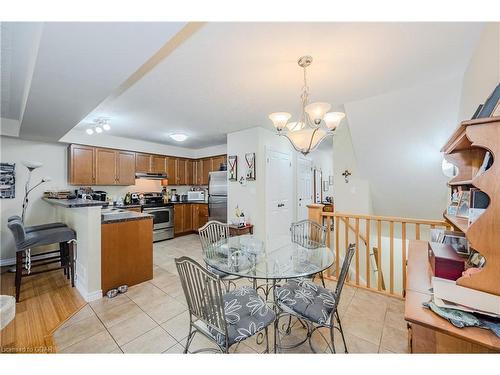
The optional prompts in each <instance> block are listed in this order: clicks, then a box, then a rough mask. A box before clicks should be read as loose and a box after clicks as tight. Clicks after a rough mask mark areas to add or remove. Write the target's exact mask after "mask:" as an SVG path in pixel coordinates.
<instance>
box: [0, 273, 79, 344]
mask: <svg viewBox="0 0 500 375" xmlns="http://www.w3.org/2000/svg"><path fill="white" fill-rule="evenodd" d="M7 270H8V267H3V268H2V269H1V275H0V290H1V294H8V295H11V296H13V295H15V287H14V274H13V273H9V272H7ZM85 304H86V302H85V301H84V299H83V298H82V297H81V296H80V294H79V293H78V291H77V290H76V288H72V287H71V284H70V282H69V280H67V279H66V277H65V276H64V274H63V272H62V270H59V271H54V272H48V273H44V274H40V275H35V276H32V277H27V278H23V283H22V289H21V300H20V302H19V303H17V304H16V316H15V318H14V320H13V321H12V322H10V324H9V325H8V326H7V327H5V328H4V329H3V330H2V331H1V334H0V353H52V352H55V346H54V344H53V342H52V337H51V336H52V332H53V331H54V330H55V329H57V327H59V326H60V325H61V324H62V323H63V322H64V321H66V320H67V319H68V318H70V317H71V316H72V315H74V314H75V313H76V312H77V311H78V310H80V309H81V308H82V307H83V306H85Z"/></svg>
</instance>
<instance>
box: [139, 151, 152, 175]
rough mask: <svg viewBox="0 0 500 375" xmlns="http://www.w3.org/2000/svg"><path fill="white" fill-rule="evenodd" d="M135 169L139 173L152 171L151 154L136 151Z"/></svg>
mask: <svg viewBox="0 0 500 375" xmlns="http://www.w3.org/2000/svg"><path fill="white" fill-rule="evenodd" d="M135 171H136V172H139V173H149V172H151V155H149V154H140V153H136V154H135Z"/></svg>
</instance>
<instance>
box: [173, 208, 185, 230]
mask: <svg viewBox="0 0 500 375" xmlns="http://www.w3.org/2000/svg"><path fill="white" fill-rule="evenodd" d="M184 206H185V205H184V204H174V235H176V236H177V235H179V234H182V233H183V231H184V228H183V223H184Z"/></svg>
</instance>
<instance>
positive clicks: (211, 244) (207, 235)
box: [198, 220, 240, 290]
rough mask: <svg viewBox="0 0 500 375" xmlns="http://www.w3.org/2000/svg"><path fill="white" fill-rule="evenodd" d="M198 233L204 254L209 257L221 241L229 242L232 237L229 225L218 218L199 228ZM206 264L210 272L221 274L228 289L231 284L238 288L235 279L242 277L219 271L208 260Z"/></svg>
mask: <svg viewBox="0 0 500 375" xmlns="http://www.w3.org/2000/svg"><path fill="white" fill-rule="evenodd" d="M198 233H199V236H200V241H201V249H202V251H203V255H204V257H208V258H210V257H211V256H213V255H214V254H213V253H214V252H215V251H217V247H218V246H219V245H220V244H221V243H225V242H227V239H228V238H229V237H230V234H229V226H228V225H227V224H224V223H221V222H220V221H216V220H211V221H209V222H208V223H206V224H205V225H204V226H202V227H201V228H200V229H199V230H198ZM205 266H206V268H207V269H208V270H209V271H210V272H212V273H213V274H215V275H217V276H219V277H220V278H221V279H222V280H223V282H224V285H225V286H226V289H227V290H229V289H230V287H231V285H233V286H234V287H235V288H236V284H235V283H234V280H238V279H240V277H238V276H233V275H230V274H228V273H226V272H223V271H219V270H218V269H215V268H213V267H211V266H210V265H209V264H208V263H207V262H206V261H205Z"/></svg>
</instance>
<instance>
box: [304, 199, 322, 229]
mask: <svg viewBox="0 0 500 375" xmlns="http://www.w3.org/2000/svg"><path fill="white" fill-rule="evenodd" d="M323 207H325V205H324V204H319V203H312V204H308V205H307V211H308V217H309V220H312V221H314V222H316V223H318V224H320V225H323V219H322V218H321V213H322V212H323Z"/></svg>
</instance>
